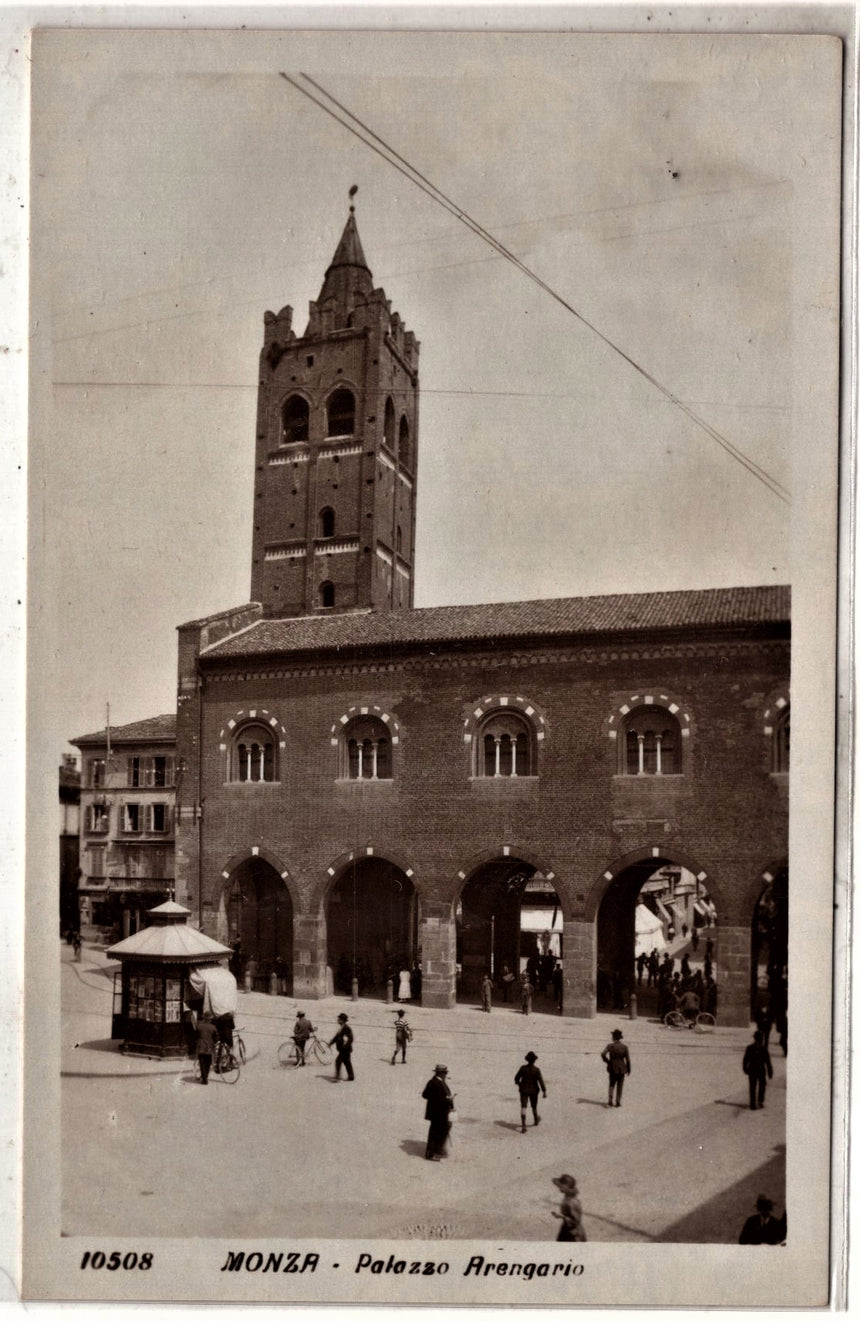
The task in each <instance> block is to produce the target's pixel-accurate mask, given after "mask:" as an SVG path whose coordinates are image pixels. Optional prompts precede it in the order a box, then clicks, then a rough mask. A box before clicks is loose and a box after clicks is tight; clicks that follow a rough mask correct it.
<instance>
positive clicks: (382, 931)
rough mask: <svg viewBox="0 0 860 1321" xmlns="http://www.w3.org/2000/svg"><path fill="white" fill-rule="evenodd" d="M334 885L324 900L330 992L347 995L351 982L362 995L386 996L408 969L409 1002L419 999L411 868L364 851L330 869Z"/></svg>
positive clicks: (413, 888) (413, 889) (416, 905)
mask: <svg viewBox="0 0 860 1321" xmlns="http://www.w3.org/2000/svg"><path fill="white" fill-rule="evenodd" d="M329 872H330V874H331V875H332V876H333V878H334V879H333V883H332V885H331V887H330V889H329V892H328V897H327V899H326V905H325V911H326V939H327V961H328V966H329V967H330V968H331V970H332V974H333V977H334V989H335V990H336V991H340V992H343V993H344V994H348V993H349V992H350V990H351V987H352V979H353V977H355V978H356V979H357V981H358V989H359V992H360V994H361V995H377V996H384V995H385V989H386V982H387V980H388V978H389V977H390V978H392V980H393V981H394V983H395V986H397V984H398V979H399V975H400V973H401V972H402V971H404V970H406V971H408V972H409V973H410V977H413V980H414V982H415V984H414V985H413V986H412V999H413V1000H420V984H419V983H420V978H415V977H414V972H415V970H416V969H417V964H418V894H417V891H416V889H415V886H414V885H413V884H412V870H411V868H406V867H404V866H402V865H400V864H398V863H396V862H394V861H392V860H390V859H389V858H386V857H382V856H379V855H377V854H375V853H373V851H372V850H370V849H368V850H367V852H365V853H355V854H351V855H349V856H348V857H347V858H346V859H345V860H343V861H342V862H341V863H340V865H338V866H334V867H331V868H329Z"/></svg>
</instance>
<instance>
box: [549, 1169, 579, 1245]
mask: <svg viewBox="0 0 860 1321" xmlns="http://www.w3.org/2000/svg"><path fill="white" fill-rule="evenodd" d="M553 1183H554V1184H555V1186H556V1188H558V1189H559V1190H560V1192H561V1193H562V1199H561V1206H560V1207H559V1209H558V1211H553V1215H554V1216H555V1218H556V1220H560V1221H561V1222H562V1223H561V1228H560V1229H559V1231H558V1238H557V1240H556V1241H557V1242H558V1243H585V1242H586V1233H585V1230H584V1229H583V1228H582V1203H581V1202H580V1200H579V1189H578V1188H577V1186H576V1179H574V1177H573V1175H572V1174H560V1175H559V1176H558V1178H557V1179H553Z"/></svg>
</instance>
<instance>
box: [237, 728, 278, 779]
mask: <svg viewBox="0 0 860 1321" xmlns="http://www.w3.org/2000/svg"><path fill="white" fill-rule="evenodd" d="M228 772H229V773H228V779H229V780H231V781H232V782H233V783H237V784H255V783H263V782H264V781H270V782H271V781H273V780H277V778H278V744H277V739H276V738H275V733H274V731H273V729H272V728H271V726H269V725H264V724H262V723H261V722H259V721H246V722H244V723H243V724H241V725H238V726H237V728H236V729H235V730H234V731H233V736H232V739H231V742H230V756H229V767H228Z"/></svg>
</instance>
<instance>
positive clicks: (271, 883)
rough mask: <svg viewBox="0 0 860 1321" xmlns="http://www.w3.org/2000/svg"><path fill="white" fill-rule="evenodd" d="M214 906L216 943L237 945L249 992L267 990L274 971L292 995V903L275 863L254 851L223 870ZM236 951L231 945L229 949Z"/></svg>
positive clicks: (240, 968) (282, 871)
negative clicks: (250, 986) (249, 981)
mask: <svg viewBox="0 0 860 1321" xmlns="http://www.w3.org/2000/svg"><path fill="white" fill-rule="evenodd" d="M222 875H223V877H224V885H223V887H222V890H221V895H220V899H219V905H218V915H217V927H218V931H217V938H218V939H219V940H221V941H223V943H224V944H226V945H234V942H235V941H236V940H238V941H239V942H240V944H239V954H240V959H239V963H240V967H239V973H240V975H245V974H246V973H247V972H250V973H251V975H252V977H253V978H254V988H255V989H257V990H268V985H269V978H270V977H271V974H272V973H273V972H274V973H275V974H276V975H277V977H278V978H279V981H280V989H281V990H282V992H283V993H285V994H290V992H291V990H292V973H293V968H292V962H293V902H292V898H291V896H290V892H289V889H288V888H287V884H286V877H287V873H286V871H284V870H283V869H279V868H278V866H277V864H276V862H275V861H274V859H271V858H269V857H268V856H263V855H262V853H261V852H260V851H254V852H252V853H251V854H250V855H247V856H245V857H243V858H241V859H238V860H236V861H235V862H232V860H231V864H229V865H228V868H227V869H225V871H224V872H223V873H222ZM234 947H235V946H234Z"/></svg>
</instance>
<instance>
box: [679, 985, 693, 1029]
mask: <svg viewBox="0 0 860 1321" xmlns="http://www.w3.org/2000/svg"><path fill="white" fill-rule="evenodd" d="M675 1008H676V1009H678V1010H679V1011H680V1013H682V1014H683V1015H684V1017H685V1018H686V1020H687V1027H690V1028H691V1027H693V1026H694V1025H695V1022H696V1019H697V1018H698V1016H699V997H698V996H697V995H696V992H695V991H694V990H693V988H692V987H691V986H688V987H687V989H686V990H684V991H682V992H681V994H680V995H679V996H678V998H677V1000H676V1001H675Z"/></svg>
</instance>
